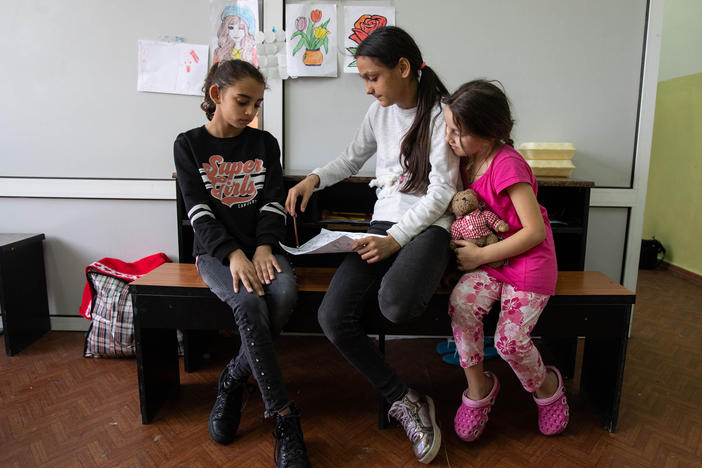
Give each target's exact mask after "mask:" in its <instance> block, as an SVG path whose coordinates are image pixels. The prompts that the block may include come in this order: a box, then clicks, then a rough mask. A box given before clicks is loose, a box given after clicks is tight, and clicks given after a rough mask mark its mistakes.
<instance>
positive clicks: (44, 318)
mask: <svg viewBox="0 0 702 468" xmlns="http://www.w3.org/2000/svg"><path fill="white" fill-rule="evenodd" d="M43 240H44V234H0V308H2V323H3V327H4V333H5V352H6V353H7V355H8V356H12V355H14V354H17V353H19V352H20V351H21V350H22V349H24V348H25V347H27V346H28V345H29V344H31V343H32V342H34V341H35V340H36V339H37V338H39V337H40V336H42V335H43V334H44V333H46V332H47V331H49V329H50V328H51V324H50V321H49V301H48V296H47V294H46V275H45V273H44V250H43V245H42V241H43Z"/></svg>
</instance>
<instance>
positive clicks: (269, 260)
mask: <svg viewBox="0 0 702 468" xmlns="http://www.w3.org/2000/svg"><path fill="white" fill-rule="evenodd" d="M253 266H254V268H255V269H256V276H258V280H259V281H260V282H261V283H265V284H271V281H273V280H274V279H275V272H276V271H277V272H278V273H281V272H282V271H283V270H281V269H280V265H278V260H276V259H275V255H273V250H272V249H271V246H270V245H268V244H263V245H259V246H258V247H256V252H255V253H254V256H253Z"/></svg>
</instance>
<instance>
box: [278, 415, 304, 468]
mask: <svg viewBox="0 0 702 468" xmlns="http://www.w3.org/2000/svg"><path fill="white" fill-rule="evenodd" d="M273 435H274V436H275V452H274V453H273V458H274V459H275V466H276V468H308V467H310V466H312V465H310V460H309V459H308V458H307V449H306V448H305V441H304V440H303V439H302V427H301V426H300V412H299V411H298V409H297V408H296V407H295V405H291V406H290V413H288V414H276V415H275V432H274V433H273Z"/></svg>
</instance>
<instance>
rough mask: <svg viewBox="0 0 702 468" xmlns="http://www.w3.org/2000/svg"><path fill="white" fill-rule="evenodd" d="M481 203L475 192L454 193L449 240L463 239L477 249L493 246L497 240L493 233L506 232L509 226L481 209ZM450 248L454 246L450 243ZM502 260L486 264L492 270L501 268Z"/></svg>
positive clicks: (470, 190)
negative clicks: (452, 217)
mask: <svg viewBox="0 0 702 468" xmlns="http://www.w3.org/2000/svg"><path fill="white" fill-rule="evenodd" d="M481 207H482V203H480V200H479V199H478V194H477V193H475V190H472V189H466V190H463V191H460V192H458V193H456V195H454V196H453V199H452V200H451V212H452V213H453V214H454V215H456V220H455V221H454V222H453V224H451V239H453V240H458V239H464V240H467V241H470V242H472V243H473V244H475V245H477V246H478V247H484V246H486V245H490V244H494V243H495V242H497V241H498V240H499V239H498V238H497V235H496V234H495V232H493V231H496V232H507V230H509V225H508V224H507V223H506V222H505V221H503V220H502V219H500V217H499V216H497V215H496V214H495V213H493V212H492V211H490V210H483V209H481ZM451 248H452V249H454V250H455V248H456V244H455V243H454V242H453V241H452V242H451ZM503 264H504V261H503V260H499V261H496V262H492V263H488V266H490V267H492V268H498V267H501V266H502V265H503Z"/></svg>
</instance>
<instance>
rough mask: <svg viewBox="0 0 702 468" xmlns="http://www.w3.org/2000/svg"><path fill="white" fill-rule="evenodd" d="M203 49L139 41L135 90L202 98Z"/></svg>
mask: <svg viewBox="0 0 702 468" xmlns="http://www.w3.org/2000/svg"><path fill="white" fill-rule="evenodd" d="M206 74H207V46H206V45H201V44H187V43H185V42H162V41H147V40H140V41H139V62H138V78H137V91H148V92H152V93H172V94H191V95H195V96H202V84H203V83H204V81H205V75H206Z"/></svg>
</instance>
